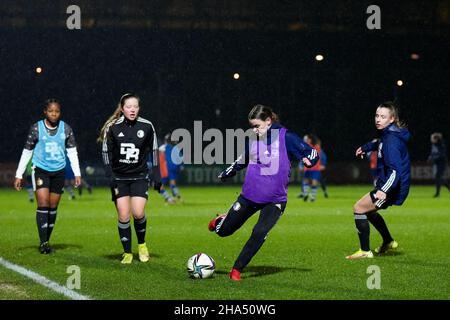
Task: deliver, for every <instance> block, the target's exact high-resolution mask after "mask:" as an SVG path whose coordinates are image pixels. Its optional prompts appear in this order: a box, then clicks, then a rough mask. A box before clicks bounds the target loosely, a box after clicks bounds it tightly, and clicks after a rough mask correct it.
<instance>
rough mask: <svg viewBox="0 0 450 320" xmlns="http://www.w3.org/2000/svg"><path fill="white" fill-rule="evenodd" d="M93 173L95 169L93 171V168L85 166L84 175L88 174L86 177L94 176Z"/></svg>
mask: <svg viewBox="0 0 450 320" xmlns="http://www.w3.org/2000/svg"><path fill="white" fill-rule="evenodd" d="M94 172H95V169H94V167H91V166H87V167H86V174H88V175H90V176H91V175H93V174H94Z"/></svg>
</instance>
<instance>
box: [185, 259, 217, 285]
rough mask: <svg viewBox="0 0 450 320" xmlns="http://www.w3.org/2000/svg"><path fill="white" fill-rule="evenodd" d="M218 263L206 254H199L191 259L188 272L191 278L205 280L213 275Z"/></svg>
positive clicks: (188, 263)
mask: <svg viewBox="0 0 450 320" xmlns="http://www.w3.org/2000/svg"><path fill="white" fill-rule="evenodd" d="M215 268H216V263H215V262H214V260H213V258H211V257H210V256H208V255H207V254H206V253H197V254H196V255H193V256H192V257H190V258H189V260H188V262H187V270H188V273H189V276H190V277H191V278H195V279H205V278H209V277H211V276H212V275H213V273H214V270H215Z"/></svg>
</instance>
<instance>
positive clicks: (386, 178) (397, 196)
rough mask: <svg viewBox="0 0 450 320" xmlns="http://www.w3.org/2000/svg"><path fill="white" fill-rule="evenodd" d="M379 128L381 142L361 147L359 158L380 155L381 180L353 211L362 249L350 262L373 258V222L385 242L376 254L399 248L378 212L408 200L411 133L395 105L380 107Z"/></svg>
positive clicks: (378, 170)
mask: <svg viewBox="0 0 450 320" xmlns="http://www.w3.org/2000/svg"><path fill="white" fill-rule="evenodd" d="M375 126H376V128H377V131H378V134H379V138H378V139H376V140H372V141H371V142H369V143H366V144H365V145H363V146H361V147H359V148H358V149H357V150H356V156H357V157H361V158H363V157H364V155H366V154H367V153H368V152H369V151H377V152H378V161H377V175H378V180H377V183H376V186H375V189H374V190H373V191H371V192H369V193H367V194H366V195H364V196H363V197H362V198H361V199H359V200H358V201H357V202H356V203H355V205H354V207H353V209H354V215H355V224H356V229H357V230H358V236H359V241H360V245H361V246H360V249H359V250H358V251H356V252H355V253H354V254H352V255H350V256H347V257H346V258H347V259H362V258H373V253H372V251H371V250H370V243H369V235H370V226H369V222H370V223H371V224H372V225H373V226H374V227H375V229H377V231H378V232H380V234H381V236H382V238H383V243H382V244H381V246H379V247H378V248H376V249H375V253H378V254H382V253H386V252H388V251H390V250H395V249H396V248H397V247H398V243H397V241H395V240H394V239H393V238H392V236H391V234H390V232H389V229H388V227H387V226H386V223H385V221H384V219H383V217H382V216H381V215H380V214H379V213H378V210H380V209H387V208H388V207H389V206H392V205H397V206H400V205H402V204H403V203H404V201H405V200H406V198H407V196H408V193H409V186H410V180H411V168H410V167H411V165H410V159H409V153H408V148H407V141H408V140H409V138H410V133H409V131H408V130H407V129H406V127H405V125H404V123H402V122H401V121H400V119H399V116H398V109H397V108H396V106H395V105H394V104H393V103H392V102H385V103H382V104H381V105H379V106H378V107H377V109H376V113H375Z"/></svg>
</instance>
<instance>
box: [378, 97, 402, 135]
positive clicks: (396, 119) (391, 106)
mask: <svg viewBox="0 0 450 320" xmlns="http://www.w3.org/2000/svg"><path fill="white" fill-rule="evenodd" d="M377 108H386V109H388V110H389V111H390V113H391V116H392V117H393V118H394V123H395V125H396V126H397V127H399V128H406V127H407V125H406V123H405V122H404V121H402V120H400V117H399V112H398V108H397V106H396V105H395V104H394V103H393V102H392V101H386V102H383V103H382V104H380V105H379V106H378V107H377Z"/></svg>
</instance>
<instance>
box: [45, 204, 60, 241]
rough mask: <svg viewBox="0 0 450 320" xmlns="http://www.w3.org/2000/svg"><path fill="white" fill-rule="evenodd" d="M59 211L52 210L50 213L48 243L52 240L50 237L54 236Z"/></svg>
mask: <svg viewBox="0 0 450 320" xmlns="http://www.w3.org/2000/svg"><path fill="white" fill-rule="evenodd" d="M57 210H58V208H50V210H49V211H48V230H47V241H49V240H50V236H51V235H52V231H53V228H54V227H55V222H56V213H57Z"/></svg>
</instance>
